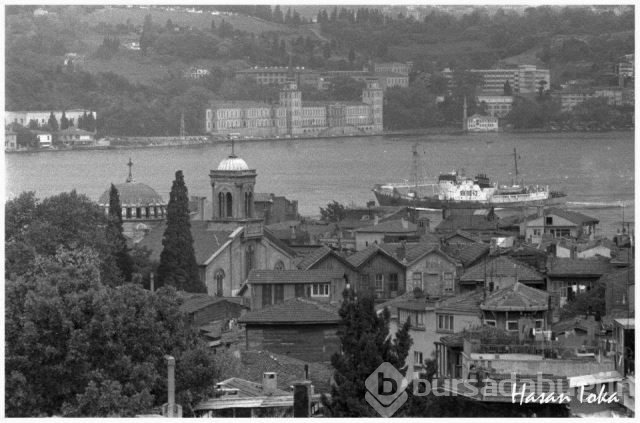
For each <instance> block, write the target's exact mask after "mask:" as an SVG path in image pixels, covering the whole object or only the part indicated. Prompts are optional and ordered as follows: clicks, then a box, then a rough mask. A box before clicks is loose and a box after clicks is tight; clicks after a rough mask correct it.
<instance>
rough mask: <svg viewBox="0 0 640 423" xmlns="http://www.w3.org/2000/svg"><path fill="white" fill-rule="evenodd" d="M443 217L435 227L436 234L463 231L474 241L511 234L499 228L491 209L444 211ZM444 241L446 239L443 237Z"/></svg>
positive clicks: (496, 217)
mask: <svg viewBox="0 0 640 423" xmlns="http://www.w3.org/2000/svg"><path fill="white" fill-rule="evenodd" d="M444 215H445V218H444V219H443V220H442V221H441V222H440V224H438V226H436V227H435V232H436V234H439V235H447V236H448V235H452V234H455V233H464V234H467V236H471V237H474V238H475V239H474V240H473V241H474V242H477V241H482V242H486V243H489V242H490V241H491V238H493V237H496V236H511V235H514V234H513V233H511V232H507V231H505V230H502V229H501V228H500V219H499V217H498V216H496V214H495V212H494V211H493V209H491V210H482V209H479V210H464V209H461V210H456V211H455V212H446V213H444ZM445 241H446V239H445Z"/></svg>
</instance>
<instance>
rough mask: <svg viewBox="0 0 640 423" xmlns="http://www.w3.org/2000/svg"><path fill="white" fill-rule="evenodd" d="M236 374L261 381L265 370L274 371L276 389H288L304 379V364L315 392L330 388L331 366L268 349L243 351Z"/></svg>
mask: <svg viewBox="0 0 640 423" xmlns="http://www.w3.org/2000/svg"><path fill="white" fill-rule="evenodd" d="M240 360H241V362H242V366H240V368H239V369H238V370H239V373H238V376H239V377H242V378H244V379H247V380H255V381H262V375H263V374H264V373H265V372H275V373H276V374H277V378H278V389H281V390H283V391H290V387H291V385H292V384H293V382H294V381H298V380H304V378H305V372H304V366H305V365H307V366H309V367H308V368H309V380H311V384H312V385H313V387H314V391H315V392H316V393H328V392H329V391H330V389H331V379H332V377H333V368H332V367H331V365H330V364H328V363H321V362H305V361H303V360H299V359H297V358H293V357H289V356H287V355H283V354H274V353H272V352H269V351H243V352H242V355H241V357H240Z"/></svg>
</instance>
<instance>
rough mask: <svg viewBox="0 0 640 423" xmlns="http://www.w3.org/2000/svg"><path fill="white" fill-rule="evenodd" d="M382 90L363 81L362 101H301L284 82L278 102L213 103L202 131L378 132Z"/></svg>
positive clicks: (271, 134) (254, 133)
mask: <svg viewBox="0 0 640 423" xmlns="http://www.w3.org/2000/svg"><path fill="white" fill-rule="evenodd" d="M382 105H383V95H382V89H380V86H379V84H378V82H377V81H375V80H371V81H368V82H367V86H366V87H365V89H364V90H363V92H362V102H314V103H304V104H303V103H302V94H301V92H300V91H299V90H298V86H297V85H296V84H295V83H289V84H286V85H285V86H284V87H283V88H282V89H281V90H280V94H279V102H278V104H275V105H274V104H267V103H260V102H213V103H211V105H210V107H209V108H208V109H207V110H206V122H205V128H206V131H207V132H209V133H211V134H214V135H225V136H242V137H285V136H288V137H297V136H323V135H329V134H332V135H334V134H368V133H379V132H381V131H382V129H383V127H382Z"/></svg>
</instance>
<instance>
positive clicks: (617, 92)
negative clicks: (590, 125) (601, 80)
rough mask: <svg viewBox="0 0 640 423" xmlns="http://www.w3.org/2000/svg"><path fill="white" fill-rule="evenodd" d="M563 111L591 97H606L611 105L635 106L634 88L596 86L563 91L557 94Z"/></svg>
mask: <svg viewBox="0 0 640 423" xmlns="http://www.w3.org/2000/svg"><path fill="white" fill-rule="evenodd" d="M557 97H558V98H559V99H560V105H561V107H562V111H570V110H572V109H573V108H574V107H576V106H577V105H578V104H580V103H582V102H584V101H586V100H589V99H591V98H597V97H601V98H606V99H607V104H608V105H609V106H633V104H634V93H633V88H619V87H595V88H584V89H572V90H568V91H561V92H559V93H558V94H557Z"/></svg>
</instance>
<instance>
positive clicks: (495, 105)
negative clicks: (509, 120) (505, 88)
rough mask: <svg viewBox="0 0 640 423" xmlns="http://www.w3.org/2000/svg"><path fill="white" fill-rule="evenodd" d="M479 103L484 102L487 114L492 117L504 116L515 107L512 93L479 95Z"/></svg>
mask: <svg viewBox="0 0 640 423" xmlns="http://www.w3.org/2000/svg"><path fill="white" fill-rule="evenodd" d="M478 103H481V104H482V103H484V104H485V105H486V108H487V114H488V115H489V116H491V117H497V118H503V117H505V116H507V115H508V114H509V112H511V110H512V109H513V96H510V95H479V96H478Z"/></svg>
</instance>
